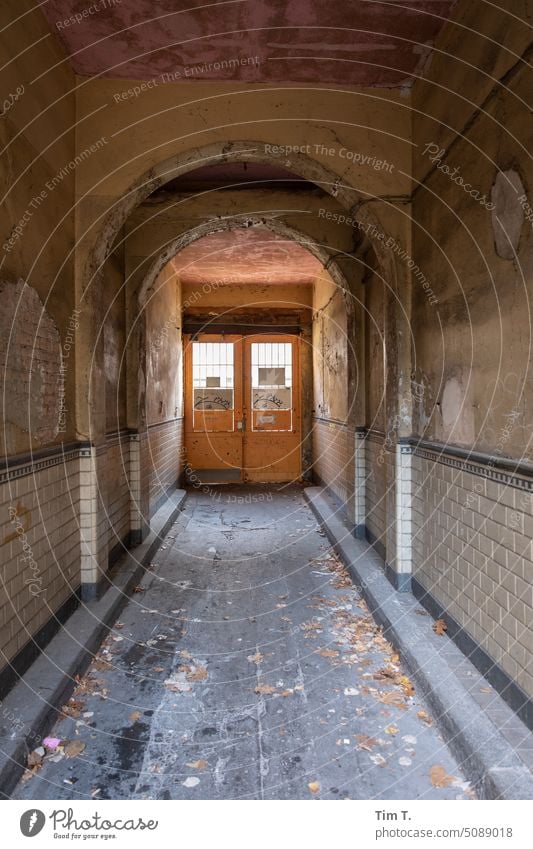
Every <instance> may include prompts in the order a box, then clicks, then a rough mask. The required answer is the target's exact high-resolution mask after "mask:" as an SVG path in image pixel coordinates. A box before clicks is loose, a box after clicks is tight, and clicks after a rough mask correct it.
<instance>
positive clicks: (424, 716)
mask: <svg viewBox="0 0 533 849" xmlns="http://www.w3.org/2000/svg"><path fill="white" fill-rule="evenodd" d="M417 716H418V718H419V719H420V720H422V722H425V724H426V725H433V720H432V719H431V717H430V715H429V714H428V713H426V711H425V710H419V711H418V713H417Z"/></svg>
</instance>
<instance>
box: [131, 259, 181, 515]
mask: <svg viewBox="0 0 533 849" xmlns="http://www.w3.org/2000/svg"><path fill="white" fill-rule="evenodd" d="M141 310H142V316H143V321H144V326H145V340H146V350H145V354H144V357H143V359H144V367H145V369H146V372H145V378H144V380H143V382H145V387H146V388H145V396H144V399H143V397H141V398H140V399H139V402H140V403H141V404H143V406H144V410H145V422H146V432H145V433H144V434H143V440H142V443H141V466H142V467H143V469H144V470H145V479H146V481H147V484H146V485H147V488H148V498H149V507H148V509H149V515H150V516H152V515H153V513H154V512H155V511H156V510H157V508H158V506H159V505H160V504H161V503H162V501H164V500H165V498H166V497H167V494H168V492H169V491H170V490H171V489H173V487H175V486H176V484H177V482H178V479H179V477H180V475H181V471H182V451H181V449H182V445H183V350H182V336H181V333H182V331H181V327H182V316H181V286H180V282H179V278H178V277H177V275H176V272H175V269H174V268H173V266H172V264H171V263H168V264H167V265H166V266H165V267H164V269H163V270H162V271H161V273H160V274H159V276H158V278H157V280H156V281H155V284H154V286H153V288H152V290H150V292H149V293H148V296H147V299H146V301H145V302H144V304H142V305H141Z"/></svg>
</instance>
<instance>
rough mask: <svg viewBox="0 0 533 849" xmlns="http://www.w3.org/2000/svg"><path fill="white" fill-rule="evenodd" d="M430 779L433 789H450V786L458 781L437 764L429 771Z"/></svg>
mask: <svg viewBox="0 0 533 849" xmlns="http://www.w3.org/2000/svg"><path fill="white" fill-rule="evenodd" d="M429 778H430V780H431V783H432V785H433V787H449V786H450V784H453V783H454V781H456V779H455V778H453V776H451V775H448V773H447V772H446V770H445V769H444V767H443V766H440V764H435V766H432V767H431V769H430V770H429Z"/></svg>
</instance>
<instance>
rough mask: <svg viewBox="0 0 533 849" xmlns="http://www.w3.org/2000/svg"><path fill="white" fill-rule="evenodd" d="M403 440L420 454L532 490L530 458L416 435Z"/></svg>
mask: <svg viewBox="0 0 533 849" xmlns="http://www.w3.org/2000/svg"><path fill="white" fill-rule="evenodd" d="M400 442H401V444H402V446H404V447H405V448H407V447H410V449H411V451H412V452H413V453H414V454H415V456H417V457H422V458H423V459H425V460H432V461H433V462H437V463H440V464H441V465H444V466H450V467H451V468H454V469H457V470H458V471H462V472H469V473H470V474H472V475H478V476H479V477H484V478H488V479H490V480H493V481H495V482H496V483H499V484H503V485H506V486H514V487H516V488H517V489H521V490H525V491H527V492H533V463H531V462H529V461H527V460H513V459H511V458H509V457H497V456H495V455H493V454H486V453H484V452H481V451H472V450H469V449H465V448H459V447H455V446H450V445H445V444H444V443H440V442H428V441H425V440H420V439H413V438H409V439H405V440H403V439H402V440H400Z"/></svg>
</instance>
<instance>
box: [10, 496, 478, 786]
mask: <svg viewBox="0 0 533 849" xmlns="http://www.w3.org/2000/svg"><path fill="white" fill-rule="evenodd" d="M391 592H392V590H391ZM410 692H411V685H410V682H409V680H408V676H407V673H406V671H405V670H404V669H402V666H401V664H400V662H399V659H398V657H397V656H396V654H395V652H394V650H393V649H392V647H391V646H390V645H389V644H388V643H387V642H386V641H385V640H384V639H383V637H382V636H381V634H380V632H379V630H378V629H377V628H376V626H375V624H374V622H373V620H372V618H371V617H370V615H369V613H368V611H367V609H366V606H365V603H364V602H363V601H362V600H361V597H360V595H359V594H358V592H357V591H356V590H355V589H354V588H353V586H352V584H351V582H350V581H349V579H348V578H347V574H346V572H345V571H344V569H343V567H342V566H341V565H340V563H339V562H338V560H337V559H336V558H335V556H334V555H333V553H332V552H331V550H330V547H329V545H328V542H327V540H326V538H325V536H324V535H323V532H322V531H321V530H320V528H319V527H318V525H317V523H316V521H315V519H314V516H313V514H312V513H311V511H310V509H309V507H308V506H307V505H306V504H305V502H304V500H303V496H302V490H301V489H299V488H296V487H291V488H287V489H284V488H282V487H281V488H268V487H248V488H245V487H240V488H239V487H218V488H217V487H214V488H212V489H211V490H209V492H195V491H192V492H191V493H190V494H189V495H188V497H187V500H186V503H185V509H184V512H183V513H182V514H181V516H180V518H179V519H178V521H177V522H176V524H175V525H174V527H173V529H172V530H171V531H170V533H169V536H168V538H167V540H166V541H165V543H164V545H163V546H162V547H161V549H160V551H159V552H158V554H157V556H156V557H155V558H154V563H153V566H152V569H151V570H150V571H149V572H147V573H146V575H145V578H144V580H143V581H142V584H141V586H140V587H139V588H138V592H136V593H135V594H134V595H133V597H132V598H131V600H130V601H129V602H128V604H127V606H126V608H125V609H124V611H123V613H122V616H121V620H120V622H119V623H118V624H117V625H116V627H115V628H114V629H113V631H112V632H111V633H110V635H109V637H108V639H107V640H106V642H105V644H104V645H103V646H102V648H101V650H100V652H99V655H98V657H97V658H96V659H95V662H94V663H93V664H92V666H91V668H90V669H89V671H88V673H87V675H86V676H85V677H84V679H83V680H82V681H81V683H80V686H79V687H78V689H77V691H76V693H75V694H74V696H73V699H72V700H71V701H70V703H68V711H69V712H70V713H71V714H73V715H71V716H68V717H65V718H61V719H59V720H58V721H57V723H56V725H55V727H54V728H53V729H51V731H50V736H53V737H57V738H59V739H61V741H62V744H65V741H67V740H68V741H70V742H71V743H72V741H74V742H76V743H79V744H80V745H79V746H78V747H77V748H78V749H82V751H81V752H80V753H79V754H75V751H76V749H75V748H74V750H73V748H72V746H70V747H66V746H65V745H63V747H62V748H60V749H59V750H56V751H57V752H58V753H57V754H56V755H55V756H54V757H50V756H47V758H46V759H45V761H44V764H43V765H42V767H41V768H40V769H39V770H38V771H36V773H35V774H33V775H31V777H30V774H28V773H27V774H26V776H25V778H26V780H25V781H24V780H23V781H22V782H21V783H20V784H19V786H18V788H17V791H16V793H15V794H14V798H18V799H49V798H50V799H76V798H87V797H89V798H91V797H93V798H101V799H131V798H136V799H147V798H150V799H237V798H248V799H263V798H264V799H310V798H322V799H346V798H348V799H456V798H459V799H463V798H465V799H469V798H472V797H473V793H472V791H471V790H470V788H469V786H468V784H467V783H466V782H465V780H464V778H463V776H462V774H461V770H460V769H459V767H458V765H457V763H456V762H455V761H454V759H453V757H452V756H451V754H450V753H449V751H448V749H447V748H446V746H445V745H444V743H443V741H442V738H441V736H440V734H439V732H438V729H437V726H436V723H435V722H434V720H433V719H432V718H431V717H430V716H429V711H428V709H427V707H426V706H425V705H424V703H423V702H422V701H421V700H420V699H419V698H418V696H417V694H416V693H415V694H414V696H413V695H410ZM81 744H84V748H83V747H82V745H81ZM65 751H68V752H69V753H70V754H73V756H72V757H68V756H66V755H65V754H64V753H65Z"/></svg>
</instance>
